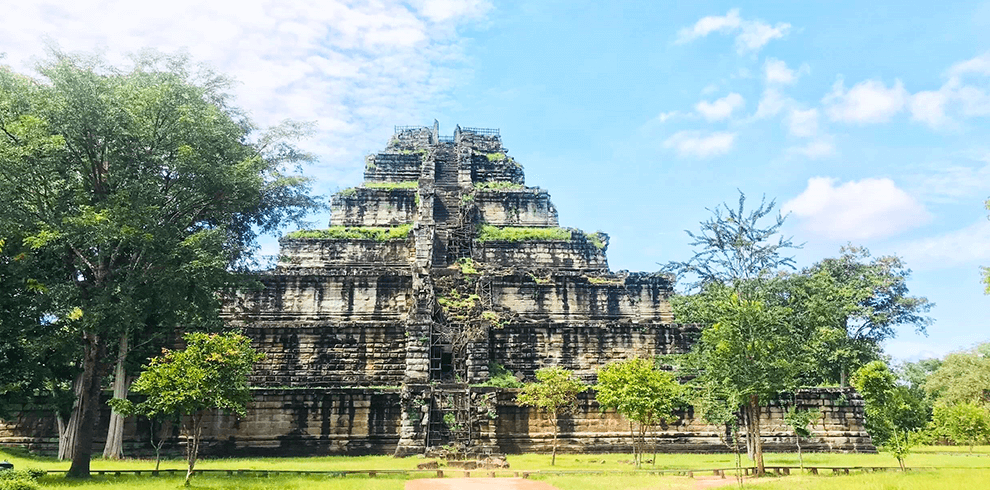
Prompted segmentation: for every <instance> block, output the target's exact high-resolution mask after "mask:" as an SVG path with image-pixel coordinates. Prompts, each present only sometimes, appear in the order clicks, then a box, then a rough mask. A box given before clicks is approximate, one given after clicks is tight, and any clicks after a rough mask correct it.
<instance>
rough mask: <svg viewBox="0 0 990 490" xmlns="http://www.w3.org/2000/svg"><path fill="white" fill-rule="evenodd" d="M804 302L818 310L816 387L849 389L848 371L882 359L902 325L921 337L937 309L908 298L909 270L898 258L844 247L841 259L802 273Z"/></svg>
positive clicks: (926, 300) (825, 262)
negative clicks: (883, 346)
mask: <svg viewBox="0 0 990 490" xmlns="http://www.w3.org/2000/svg"><path fill="white" fill-rule="evenodd" d="M802 274H803V275H804V276H806V280H805V281H803V285H804V286H805V292H806V300H807V301H806V302H805V303H806V304H807V305H808V306H809V307H815V308H816V309H815V312H814V315H815V317H816V318H817V323H818V327H819V332H818V335H817V336H816V340H817V344H816V357H817V358H818V369H816V370H815V373H816V375H817V379H812V380H809V381H811V382H814V383H833V382H839V384H840V386H847V378H848V373H850V372H852V371H855V370H856V369H858V368H859V367H860V366H862V365H864V364H866V363H867V362H870V361H873V360H877V359H879V358H880V351H881V343H882V342H883V341H885V340H888V339H890V338H893V337H894V336H895V335H896V333H897V332H896V330H895V327H897V326H898V325H911V326H913V327H914V328H915V330H916V331H917V332H919V333H924V332H925V328H926V327H927V326H928V325H930V324H931V322H932V320H931V318H930V317H928V316H926V315H925V314H924V313H926V312H927V311H928V310H930V309H931V308H932V306H934V304H932V303H931V302H929V301H928V299H926V298H924V297H918V296H911V295H909V291H908V287H907V280H908V279H909V278H910V276H911V270H910V269H908V268H907V267H905V265H904V262H903V261H902V260H901V259H900V258H899V257H897V256H896V255H885V256H881V257H871V256H870V251H869V250H867V249H866V248H865V247H855V246H852V245H846V246H843V247H842V248H841V249H840V250H839V256H838V257H835V258H827V259H824V260H822V261H820V262H818V263H816V264H815V265H813V266H811V267H809V268H808V269H805V270H804V271H802Z"/></svg>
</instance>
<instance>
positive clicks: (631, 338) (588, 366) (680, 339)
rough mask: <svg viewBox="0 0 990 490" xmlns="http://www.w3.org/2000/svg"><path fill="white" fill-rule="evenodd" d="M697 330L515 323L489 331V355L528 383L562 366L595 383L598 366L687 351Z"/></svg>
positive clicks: (691, 327)
mask: <svg viewBox="0 0 990 490" xmlns="http://www.w3.org/2000/svg"><path fill="white" fill-rule="evenodd" d="M698 332H699V330H698V328H697V326H695V325H674V324H656V323H650V324H634V323H604V322H602V323H599V322H588V323H582V324H566V323H550V324H546V323H540V324H528V323H511V324H509V325H506V326H504V327H502V328H499V329H491V330H490V331H489V338H490V341H489V346H490V347H489V350H490V354H489V355H490V358H491V361H492V362H494V363H497V364H501V365H502V366H504V367H505V368H507V369H508V370H510V371H512V372H513V373H514V374H516V375H517V376H520V375H521V376H524V377H525V378H526V379H530V380H532V379H534V378H535V373H536V370H537V369H540V368H543V367H550V366H562V367H564V368H565V369H569V370H571V371H573V372H574V374H576V375H577V376H578V377H580V378H581V379H582V380H584V381H585V382H588V383H593V382H595V380H596V379H597V378H596V372H597V370H598V368H600V367H601V366H604V365H605V364H607V363H608V362H610V361H612V360H615V359H628V358H631V357H645V358H652V357H653V356H656V355H661V354H680V353H684V352H687V351H688V350H689V349H690V345H691V343H692V342H693V341H694V339H695V338H696V337H697V335H698Z"/></svg>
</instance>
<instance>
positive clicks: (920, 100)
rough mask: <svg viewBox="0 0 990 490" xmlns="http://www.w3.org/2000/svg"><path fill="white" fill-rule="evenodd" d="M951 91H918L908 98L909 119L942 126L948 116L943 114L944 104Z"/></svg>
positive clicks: (947, 100) (946, 121) (935, 126)
mask: <svg viewBox="0 0 990 490" xmlns="http://www.w3.org/2000/svg"><path fill="white" fill-rule="evenodd" d="M950 97H951V93H950V92H948V91H946V90H943V89H940V90H929V91H922V92H918V93H916V94H914V95H912V96H911V98H910V99H909V100H908V109H910V111H911V119H913V120H915V121H920V122H923V123H925V124H927V125H929V126H931V127H933V128H937V127H941V126H944V125H945V124H947V123H948V121H949V118H948V117H946V115H945V106H946V104H947V103H948V102H949V98H950Z"/></svg>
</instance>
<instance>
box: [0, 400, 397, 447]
mask: <svg viewBox="0 0 990 490" xmlns="http://www.w3.org/2000/svg"><path fill="white" fill-rule="evenodd" d="M253 396H254V399H253V401H251V402H250V403H248V406H247V416H245V417H243V418H238V417H236V416H232V415H224V414H221V413H215V412H214V413H211V414H209V415H208V416H207V417H206V420H204V427H203V444H202V448H201V453H202V455H204V456H216V457H220V456H223V457H230V456H268V457H271V456H318V455H331V454H346V455H361V454H390V453H391V452H392V451H394V450H395V446H396V444H397V443H398V440H399V438H398V431H399V420H400V416H401V412H400V399H399V394H398V390H397V389H388V390H382V389H378V390H375V389H315V390H285V389H262V390H253ZM102 406H103V410H102V411H101V413H100V423H99V424H98V425H97V431H96V440H95V441H94V443H93V450H94V453H95V454H99V451H102V450H103V445H104V444H105V441H106V439H105V438H106V433H107V427H108V426H109V422H110V409H109V407H108V406H106V404H102ZM171 429H172V430H171V431H169V433H170V434H171V441H169V442H166V445H165V447H164V452H165V453H166V454H171V455H177V454H179V453H180V451H182V450H184V446H182V440H181V438H180V437H179V431H178V428H177V427H172V428H171ZM149 435H150V427H149V425H148V422H147V420H146V419H144V418H136V417H129V418H128V419H127V421H126V423H125V427H124V451H125V455H126V456H128V457H133V456H149V455H152V456H153V455H154V449H153V448H152V447H151V446H150V445H149V444H148V438H149ZM0 445H2V446H13V447H23V448H27V449H30V450H32V451H35V452H38V453H41V454H48V455H53V454H55V453H56V452H57V450H58V432H57V428H56V422H55V417H54V416H53V415H52V414H51V412H50V411H41V410H31V409H28V410H25V411H21V412H20V413H19V415H18V416H17V418H16V419H13V420H7V421H0Z"/></svg>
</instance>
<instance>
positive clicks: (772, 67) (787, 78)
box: [763, 58, 797, 84]
mask: <svg viewBox="0 0 990 490" xmlns="http://www.w3.org/2000/svg"><path fill="white" fill-rule="evenodd" d="M763 74H764V75H765V76H766V80H767V83H781V84H788V83H794V81H795V80H797V74H796V73H795V72H794V70H792V69H790V68H788V67H787V63H785V62H784V61H782V60H778V59H774V58H767V59H766V61H765V62H764V63H763Z"/></svg>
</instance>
